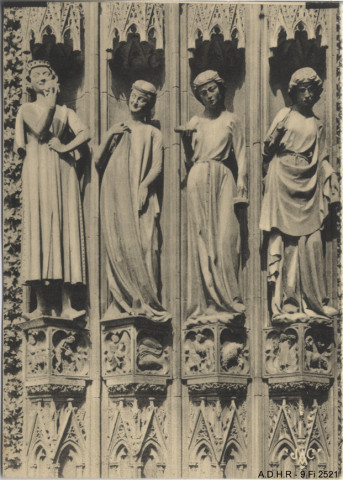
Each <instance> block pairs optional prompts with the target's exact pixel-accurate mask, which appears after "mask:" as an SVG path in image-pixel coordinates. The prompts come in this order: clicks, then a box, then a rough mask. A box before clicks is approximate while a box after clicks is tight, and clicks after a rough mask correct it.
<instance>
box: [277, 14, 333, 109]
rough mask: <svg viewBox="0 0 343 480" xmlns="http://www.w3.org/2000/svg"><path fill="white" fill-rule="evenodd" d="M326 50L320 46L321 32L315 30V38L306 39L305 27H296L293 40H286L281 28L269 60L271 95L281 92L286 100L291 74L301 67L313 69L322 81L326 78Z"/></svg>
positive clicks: (299, 25) (300, 25)
mask: <svg viewBox="0 0 343 480" xmlns="http://www.w3.org/2000/svg"><path fill="white" fill-rule="evenodd" d="M326 48H327V47H325V46H322V30H321V27H320V26H319V27H318V28H317V30H316V38H311V39H309V38H308V33H307V31H306V29H305V25H304V24H303V23H302V22H300V23H299V24H298V25H297V28H296V31H295V34H294V38H292V39H288V38H287V34H286V32H285V30H284V29H283V28H281V29H280V32H279V36H278V44H277V47H275V48H272V49H271V50H272V56H271V57H270V58H269V66H270V77H269V80H270V86H271V88H272V91H273V93H274V94H275V93H276V91H277V90H281V91H282V94H283V96H284V97H285V99H287V100H288V101H289V99H288V95H287V89H288V83H289V80H290V78H291V76H292V74H293V73H294V72H295V71H296V70H298V69H299V68H303V67H311V68H313V69H314V70H315V71H316V72H317V73H318V75H319V76H320V77H321V78H322V79H323V80H324V79H325V78H326Z"/></svg>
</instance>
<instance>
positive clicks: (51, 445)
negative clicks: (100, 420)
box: [26, 397, 86, 478]
mask: <svg viewBox="0 0 343 480" xmlns="http://www.w3.org/2000/svg"><path fill="white" fill-rule="evenodd" d="M29 409H30V422H29V425H28V429H29V436H28V437H27V438H28V441H27V450H26V453H27V458H28V471H29V472H32V473H33V472H36V474H37V475H38V476H45V477H46V476H56V475H54V474H53V472H58V471H63V470H64V468H65V461H64V460H65V458H64V457H65V454H66V451H68V452H69V457H73V458H74V463H75V467H76V466H79V467H80V468H81V469H82V470H83V468H84V464H85V446H86V443H85V442H86V430H85V413H86V411H85V408H84V404H83V402H82V401H79V400H72V399H71V398H69V399H68V400H53V399H52V398H51V397H50V398H46V399H32V400H29ZM70 449H71V450H70ZM72 452H73V453H74V454H73V455H71V454H72ZM69 461H70V460H69ZM69 467H70V465H69ZM73 473H74V477H75V478H78V477H80V476H82V474H81V471H80V470H78V469H77V468H76V470H75V471H74V472H73ZM58 476H64V475H58Z"/></svg>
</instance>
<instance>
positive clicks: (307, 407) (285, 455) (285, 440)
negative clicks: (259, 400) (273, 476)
mask: <svg viewBox="0 0 343 480" xmlns="http://www.w3.org/2000/svg"><path fill="white" fill-rule="evenodd" d="M325 421H327V418H326V417H325V416H324V417H323V416H322V414H321V408H320V406H319V405H318V402H317V400H315V399H314V400H306V401H305V400H303V399H302V398H301V397H300V398H298V399H296V400H286V399H285V398H284V399H282V400H276V399H275V400H274V399H271V400H270V431H269V439H268V445H269V465H271V466H274V467H275V468H280V467H282V466H283V462H284V461H285V460H286V459H288V462H289V464H290V465H293V468H294V469H295V470H296V472H298V473H299V472H300V471H302V470H305V469H306V468H307V467H308V466H311V462H312V461H316V462H317V463H318V464H321V465H323V468H325V467H326V466H327V465H328V461H329V458H328V457H329V449H328V442H329V435H328V433H327V431H326V425H325Z"/></svg>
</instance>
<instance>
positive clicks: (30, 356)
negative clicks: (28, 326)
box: [26, 331, 48, 374]
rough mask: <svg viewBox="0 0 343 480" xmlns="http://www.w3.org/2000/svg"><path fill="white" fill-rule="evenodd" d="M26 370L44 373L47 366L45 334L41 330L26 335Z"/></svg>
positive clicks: (30, 372)
mask: <svg viewBox="0 0 343 480" xmlns="http://www.w3.org/2000/svg"><path fill="white" fill-rule="evenodd" d="M26 352H27V372H28V373H29V374H34V373H45V371H46V370H47V366H48V350H47V345H46V335H45V333H44V332H42V331H32V332H30V333H28V335H27V344H26Z"/></svg>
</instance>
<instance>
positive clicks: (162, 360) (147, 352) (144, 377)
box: [101, 317, 172, 394]
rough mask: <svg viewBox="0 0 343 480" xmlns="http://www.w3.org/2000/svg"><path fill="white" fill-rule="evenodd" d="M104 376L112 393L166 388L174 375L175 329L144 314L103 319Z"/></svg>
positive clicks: (159, 391) (146, 391) (153, 391)
mask: <svg viewBox="0 0 343 480" xmlns="http://www.w3.org/2000/svg"><path fill="white" fill-rule="evenodd" d="M101 343H102V377H103V378H104V380H105V382H106V385H107V387H108V389H109V392H110V394H121V393H124V392H126V393H129V392H131V393H132V394H135V393H139V392H142V393H143V392H145V393H148V392H149V391H151V392H152V393H153V394H155V393H161V390H163V391H164V390H165V388H166V385H167V381H168V380H169V379H170V378H171V352H172V331H171V326H170V324H163V325H156V324H155V323H153V322H151V321H149V320H148V319H147V318H145V317H125V318H122V319H116V320H105V321H102V322H101Z"/></svg>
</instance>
